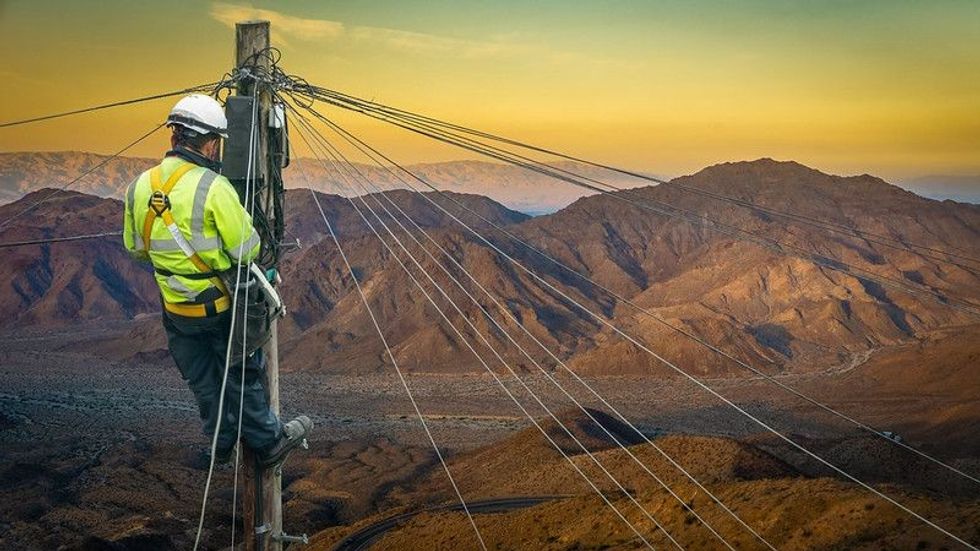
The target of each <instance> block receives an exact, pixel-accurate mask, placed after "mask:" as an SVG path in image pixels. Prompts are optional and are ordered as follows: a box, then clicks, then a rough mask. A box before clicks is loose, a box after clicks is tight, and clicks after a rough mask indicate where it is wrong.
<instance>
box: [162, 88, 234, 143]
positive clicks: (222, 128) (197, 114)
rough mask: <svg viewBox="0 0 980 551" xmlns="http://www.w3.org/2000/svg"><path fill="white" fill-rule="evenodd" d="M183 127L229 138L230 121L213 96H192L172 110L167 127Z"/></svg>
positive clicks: (182, 100)
mask: <svg viewBox="0 0 980 551" xmlns="http://www.w3.org/2000/svg"><path fill="white" fill-rule="evenodd" d="M174 125H177V126H182V127H184V128H187V129H190V130H193V131H194V132H198V133H201V134H217V135H219V136H221V137H222V138H227V137H228V119H226V118H225V110H224V108H223V107H221V104H220V103H218V101H217V100H216V99H214V98H212V97H211V96H205V95H204V94H191V95H189V96H187V97H185V98H182V99H181V100H180V101H178V102H177V105H174V108H173V109H171V110H170V116H168V117H167V126H174Z"/></svg>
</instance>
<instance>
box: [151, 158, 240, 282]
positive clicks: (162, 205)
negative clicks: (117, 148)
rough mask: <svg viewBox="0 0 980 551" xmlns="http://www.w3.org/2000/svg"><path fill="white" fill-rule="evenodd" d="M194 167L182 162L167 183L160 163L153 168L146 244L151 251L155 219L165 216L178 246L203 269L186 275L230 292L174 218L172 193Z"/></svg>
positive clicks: (168, 227)
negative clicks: (161, 180)
mask: <svg viewBox="0 0 980 551" xmlns="http://www.w3.org/2000/svg"><path fill="white" fill-rule="evenodd" d="M194 168H197V166H196V165H194V164H192V163H184V164H182V165H181V166H179V167H177V169H176V170H174V172H173V173H172V174H171V175H170V177H169V178H167V181H166V182H164V183H163V184H161V183H160V176H161V173H162V172H163V169H162V168H161V167H160V166H159V165H158V166H156V167H154V168H153V169H152V170H151V171H150V189H151V190H152V194H151V195H150V201H149V203H148V205H147V206H148V207H149V208H148V209H147V211H146V218H144V220H143V235H142V237H143V248H144V250H146V251H147V252H149V251H150V235H151V233H152V232H153V223H154V222H155V221H156V219H157V218H161V219H162V220H163V223H164V224H165V225H166V227H167V231H169V232H170V235H171V237H173V239H174V241H176V242H177V246H178V247H180V250H181V251H183V253H184V255H185V256H186V257H187V259H188V260H190V261H191V263H192V264H194V267H196V268H197V269H198V270H200V271H201V274H195V275H194V276H183V277H188V278H190V279H210V280H211V282H212V283H213V284H214V286H215V287H217V288H218V289H219V290H221V292H222V293H223V294H224V295H226V296H227V295H228V291H227V289H226V288H225V284H224V283H223V282H222V281H221V278H219V277H217V273H216V272H215V271H214V270H213V269H212V268H211V266H209V265H208V263H207V262H205V261H204V259H202V258H201V255H199V254H197V251H196V250H194V246H193V245H191V243H190V242H189V241H188V240H187V238H186V237H184V234H183V233H182V232H181V231H180V228H179V227H178V226H177V223H176V221H175V220H174V216H173V213H172V212H171V211H170V197H169V193H170V192H171V191H172V190H173V188H174V186H176V185H177V182H179V181H180V179H181V178H182V177H183V176H184V175H185V174H187V173H188V172H189V171H191V170H193V169H194ZM157 271H158V272H160V271H162V270H161V269H159V268H158V269H157ZM177 275H183V274H177Z"/></svg>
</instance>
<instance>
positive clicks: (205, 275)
mask: <svg viewBox="0 0 980 551" xmlns="http://www.w3.org/2000/svg"><path fill="white" fill-rule="evenodd" d="M167 126H168V127H170V128H171V129H172V131H173V135H172V136H171V138H170V143H171V147H172V149H171V150H170V151H168V152H167V154H166V156H165V157H164V159H163V161H162V162H161V163H160V164H159V165H157V166H156V167H154V168H152V169H150V170H147V171H146V172H144V173H143V174H141V175H140V177H139V178H137V179H136V181H135V182H133V183H132V184H130V186H129V188H128V189H127V190H126V207H125V218H124V221H123V240H124V242H125V244H126V248H127V249H128V250H129V251H130V253H131V254H132V255H134V256H135V257H136V258H138V259H140V260H144V261H149V262H151V263H152V264H153V270H154V275H155V278H156V282H157V284H158V285H159V287H160V294H161V301H162V303H163V327H164V329H165V330H166V332H167V343H168V347H169V349H170V354H171V355H172V356H173V359H174V362H175V363H176V364H177V367H178V369H179V370H180V373H181V376H182V377H183V378H184V380H185V381H187V383H188V385H189V386H190V388H191V391H193V393H194V397H195V398H196V399H197V404H198V407H199V409H200V413H201V419H202V421H203V422H204V432H205V434H207V435H208V436H210V437H213V435H214V430H215V425H216V424H217V421H218V400H219V395H220V393H221V384H222V378H223V376H224V373H225V357H226V356H225V354H226V351H227V346H228V339H229V334H230V330H231V312H230V307H231V302H232V300H231V297H230V293H229V292H228V289H226V286H225V284H224V283H223V282H222V279H221V278H220V277H219V274H220V273H221V272H224V271H227V270H230V269H234V268H235V267H236V266H237V264H239V263H241V264H243V265H247V264H249V263H250V262H251V261H252V259H253V258H254V257H255V256H256V255H257V254H258V253H259V248H260V246H261V242H260V239H259V235H258V233H257V232H256V231H255V228H253V227H252V219H251V217H250V216H249V214H248V212H246V211H245V209H244V208H243V207H242V205H241V203H239V200H238V195H237V193H236V192H235V189H234V188H233V187H232V186H231V183H230V182H229V181H228V179H227V178H225V177H224V176H220V175H219V174H218V171H220V170H221V163H220V161H219V159H220V154H221V139H222V138H227V137H228V135H227V127H228V123H227V120H226V119H225V114H224V110H223V109H222V107H221V104H219V103H218V102H217V101H216V100H214V99H212V98H211V97H209V96H205V95H202V94H192V95H190V96H187V97H185V98H183V99H181V100H180V101H178V102H177V104H176V105H175V106H174V108H173V109H172V110H171V111H170V116H169V117H167ZM232 279H233V278H232ZM235 356H236V355H233V357H235ZM244 361H245V376H244V382H243V381H242V366H241V364H240V363H238V364H237V365H231V366H230V367H229V369H228V382H227V387H226V392H225V401H224V416H223V417H222V418H221V419H222V420H221V428H220V431H219V433H218V438H217V447H216V448H215V449H216V451H215V460H216V461H218V462H221V463H225V462H228V461H229V460H230V459H231V456H232V453H233V451H234V449H235V443H236V438H237V425H238V411H239V396H241V395H243V396H244V400H243V402H244V403H243V404H242V406H241V411H242V419H241V428H242V438H243V439H244V441H245V443H246V445H248V446H249V447H250V448H252V449H253V450H254V451H255V453H256V456H257V458H258V461H259V464H260V465H263V466H269V465H274V464H277V463H280V462H282V461H283V460H285V458H286V455H287V454H288V453H289V452H290V451H292V450H293V449H294V448H295V447H296V446H298V445H299V444H300V443H301V442H302V441H303V439H304V438H306V436H307V434H308V433H309V431H310V429H311V428H312V423H311V422H310V419H309V418H308V417H305V416H300V417H297V418H296V419H293V420H292V421H290V422H289V423H286V424H285V425H283V424H282V423H281V422H280V420H279V419H278V418H277V417H276V415H275V414H274V413H273V412H272V410H271V409H269V403H268V398H267V396H266V391H265V388H264V386H263V384H264V379H265V377H264V370H265V361H264V357H263V355H262V350H261V349H259V350H257V351H256V352H255V353H253V354H252V355H250V356H249V357H247V358H246V359H245V360H244ZM243 384H244V389H242V385H243Z"/></svg>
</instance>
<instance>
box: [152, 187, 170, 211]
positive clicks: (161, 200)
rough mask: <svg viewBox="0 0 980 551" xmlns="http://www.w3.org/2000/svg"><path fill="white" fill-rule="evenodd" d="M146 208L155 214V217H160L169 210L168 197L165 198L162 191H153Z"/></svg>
mask: <svg viewBox="0 0 980 551" xmlns="http://www.w3.org/2000/svg"><path fill="white" fill-rule="evenodd" d="M147 206H148V207H149V208H150V209H151V210H152V211H153V212H155V213H156V214H157V216H162V215H163V213H164V212H166V211H168V210H170V197H167V195H166V194H164V193H163V192H162V191H159V190H157V191H154V192H153V195H150V201H149V202H148V203H147Z"/></svg>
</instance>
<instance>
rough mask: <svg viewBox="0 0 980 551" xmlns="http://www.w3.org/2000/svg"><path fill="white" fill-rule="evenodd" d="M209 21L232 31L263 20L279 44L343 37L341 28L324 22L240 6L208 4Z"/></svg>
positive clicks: (222, 3) (217, 3)
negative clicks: (268, 25)
mask: <svg viewBox="0 0 980 551" xmlns="http://www.w3.org/2000/svg"><path fill="white" fill-rule="evenodd" d="M211 17H212V18H213V19H215V20H216V21H218V22H220V23H223V24H224V25H227V26H228V27H229V28H232V29H233V28H235V23H238V22H239V21H247V20H250V19H265V20H268V21H269V22H271V23H272V29H273V36H274V38H275V41H276V42H277V43H279V44H287V43H288V42H287V40H286V39H285V36H289V37H294V38H297V39H299V40H305V41H311V40H335V39H337V38H340V37H341V36H343V34H344V24H343V23H340V22H338V21H329V20H326V19H309V18H304V17H295V16H292V15H286V14H284V13H280V12H277V11H273V10H264V9H260V8H253V7H251V6H240V5H236V4H229V3H227V2H214V3H213V4H211Z"/></svg>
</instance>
